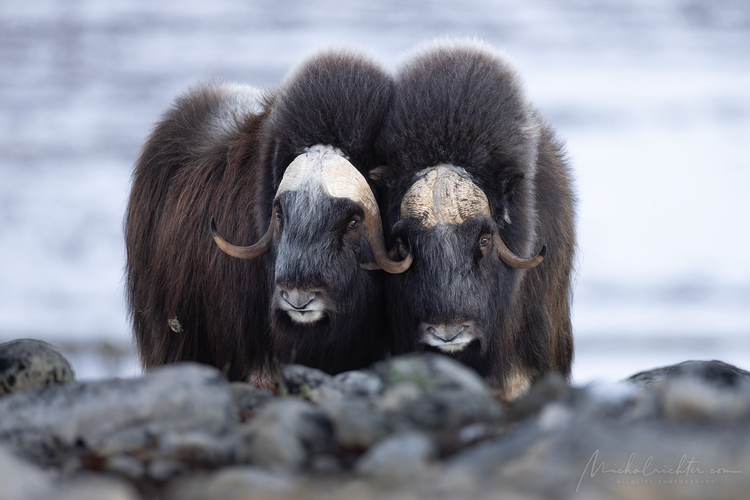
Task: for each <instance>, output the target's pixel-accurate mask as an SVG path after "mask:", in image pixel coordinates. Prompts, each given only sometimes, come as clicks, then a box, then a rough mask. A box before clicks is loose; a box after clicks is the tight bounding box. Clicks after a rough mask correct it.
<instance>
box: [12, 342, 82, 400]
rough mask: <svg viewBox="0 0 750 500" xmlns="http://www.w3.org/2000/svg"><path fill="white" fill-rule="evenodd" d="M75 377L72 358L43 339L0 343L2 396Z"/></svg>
mask: <svg viewBox="0 0 750 500" xmlns="http://www.w3.org/2000/svg"><path fill="white" fill-rule="evenodd" d="M73 380H75V375H74V373H73V369H72V368H71V367H70V363H68V360H67V359H65V358H64V357H63V355H62V354H60V353H59V352H57V351H56V350H55V349H54V348H53V347H52V346H51V345H50V344H48V343H46V342H42V341H40V340H31V339H23V340H14V341H12V342H6V343H4V344H0V397H2V396H4V395H6V394H11V393H14V392H21V391H26V390H29V389H33V388H36V387H43V386H46V385H51V384H61V383H64V382H71V381H73Z"/></svg>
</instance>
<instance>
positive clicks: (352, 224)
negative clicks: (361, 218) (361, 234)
mask: <svg viewBox="0 0 750 500" xmlns="http://www.w3.org/2000/svg"><path fill="white" fill-rule="evenodd" d="M355 227H357V219H352V220H350V221H349V229H354V228H355Z"/></svg>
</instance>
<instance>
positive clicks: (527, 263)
mask: <svg viewBox="0 0 750 500" xmlns="http://www.w3.org/2000/svg"><path fill="white" fill-rule="evenodd" d="M495 246H496V247H497V255H498V257H500V260H502V261H503V262H505V263H506V264H507V265H509V266H510V267H515V268H516V269H531V268H532V267H536V266H538V265H539V264H540V263H541V262H542V260H543V259H544V256H545V255H547V245H544V246H543V247H542V251H541V252H539V255H537V256H536V257H532V258H531V259H522V258H520V257H518V256H517V255H516V254H514V253H513V252H511V251H510V249H509V248H508V247H507V246H506V245H505V243H504V242H503V240H502V239H501V238H500V235H499V234H497V233H495Z"/></svg>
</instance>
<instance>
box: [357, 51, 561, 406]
mask: <svg viewBox="0 0 750 500" xmlns="http://www.w3.org/2000/svg"><path fill="white" fill-rule="evenodd" d="M376 151H377V152H378V154H379V155H380V156H381V158H382V159H383V161H384V163H385V166H382V167H379V168H377V169H375V170H373V171H372V172H371V173H370V175H371V177H373V178H375V179H376V180H377V181H378V182H379V183H381V184H383V185H384V186H386V187H387V190H386V192H387V195H386V198H387V199H386V200H385V205H386V206H387V209H386V211H387V221H388V222H387V224H388V225H389V228H390V236H389V237H390V239H391V240H393V241H390V242H389V244H394V243H396V244H398V243H402V244H403V245H404V246H405V247H408V248H410V249H411V255H412V256H413V259H414V261H413V264H412V265H411V268H410V269H409V270H408V271H406V272H405V273H403V274H399V275H393V276H386V296H387V299H386V300H387V306H388V311H389V316H390V326H391V329H392V333H393V335H394V352H395V353H399V352H407V351H411V350H422V349H426V350H437V351H439V352H442V353H445V354H448V355H451V356H453V357H455V358H456V359H458V360H460V361H462V362H464V363H466V364H467V365H470V366H472V367H473V368H475V369H476V370H478V371H479V372H480V374H481V375H483V376H484V377H486V379H487V380H488V382H490V384H491V385H493V386H494V387H497V388H499V389H503V390H504V391H505V393H506V395H507V397H510V398H512V397H514V396H517V395H519V394H521V393H523V392H524V391H525V390H526V389H527V388H528V386H529V383H530V382H532V381H533V380H534V379H536V378H538V377H539V376H541V375H542V374H544V373H545V372H549V371H558V372H560V373H562V374H563V375H565V376H569V375H570V366H571V362H572V356H573V340H572V334H571V322H570V288H571V268H572V263H573V254H574V250H575V231H574V196H573V192H572V188H571V180H570V172H569V168H568V166H567V164H566V162H565V159H564V157H563V153H562V146H561V144H560V143H559V142H558V141H556V140H555V138H554V135H553V133H552V131H551V130H550V128H549V127H548V126H547V125H546V124H545V123H544V122H542V120H541V119H540V118H539V116H538V114H537V112H536V111H535V110H534V108H533V107H532V106H531V104H529V102H528V101H527V99H526V97H525V95H524V93H523V91H522V89H521V87H520V83H519V78H518V77H517V76H516V73H515V71H514V70H513V69H512V68H511V67H510V65H509V63H508V62H507V61H506V59H505V58H504V57H503V56H502V55H500V54H498V53H497V52H495V51H494V50H492V49H490V48H488V47H487V46H484V45H482V44H479V43H475V42H464V41H455V42H452V41H443V42H439V43H436V44H432V45H428V46H427V47H425V48H423V49H422V50H420V51H418V52H416V54H415V55H413V56H412V57H411V58H410V59H408V60H407V61H406V62H405V63H404V64H403V66H402V68H401V70H400V72H399V74H398V75H397V78H396V93H395V98H394V101H393V104H392V105H391V109H390V112H389V114H388V115H387V117H386V119H385V121H384V124H383V128H382V129H381V133H380V135H379V137H378V140H377V141H376Z"/></svg>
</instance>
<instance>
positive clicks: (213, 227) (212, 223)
mask: <svg viewBox="0 0 750 500" xmlns="http://www.w3.org/2000/svg"><path fill="white" fill-rule="evenodd" d="M209 228H210V229H211V235H212V236H213V237H214V238H215V237H216V236H218V234H219V231H218V230H217V229H216V222H215V221H214V216H213V215H212V216H211V220H210V222H209Z"/></svg>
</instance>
